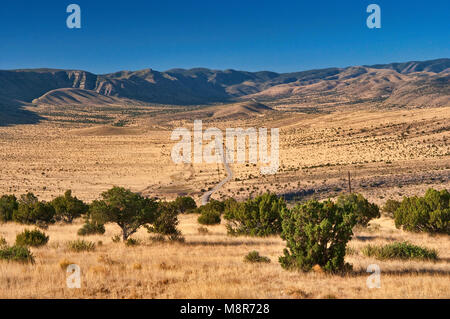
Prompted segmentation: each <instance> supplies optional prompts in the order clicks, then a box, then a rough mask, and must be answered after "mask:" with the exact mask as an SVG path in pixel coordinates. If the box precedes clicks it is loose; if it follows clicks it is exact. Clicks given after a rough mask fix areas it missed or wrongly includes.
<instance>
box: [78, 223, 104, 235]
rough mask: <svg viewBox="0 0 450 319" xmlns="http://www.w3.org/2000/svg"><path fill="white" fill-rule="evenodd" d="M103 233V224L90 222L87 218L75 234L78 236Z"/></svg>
mask: <svg viewBox="0 0 450 319" xmlns="http://www.w3.org/2000/svg"><path fill="white" fill-rule="evenodd" d="M104 233H105V225H103V224H99V223H96V222H91V221H89V220H87V221H86V223H85V224H84V225H83V226H82V227H81V228H80V229H78V232H77V234H78V235H79V236H89V235H103V234H104Z"/></svg>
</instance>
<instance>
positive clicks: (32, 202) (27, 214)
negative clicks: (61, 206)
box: [13, 193, 55, 224]
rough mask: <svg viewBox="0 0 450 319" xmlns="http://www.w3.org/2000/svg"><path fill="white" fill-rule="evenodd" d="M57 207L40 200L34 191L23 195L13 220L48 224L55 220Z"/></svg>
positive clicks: (24, 222)
mask: <svg viewBox="0 0 450 319" xmlns="http://www.w3.org/2000/svg"><path fill="white" fill-rule="evenodd" d="M54 215H55V209H54V208H53V206H52V205H51V204H50V203H46V202H40V201H39V199H38V198H37V197H36V196H35V195H34V194H33V193H27V194H25V195H22V196H21V197H20V200H19V206H18V209H17V210H15V211H14V213H13V220H14V221H16V222H18V223H22V224H38V223H44V224H48V223H51V222H53V221H54V219H53V217H54Z"/></svg>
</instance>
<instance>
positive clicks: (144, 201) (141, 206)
mask: <svg viewBox="0 0 450 319" xmlns="http://www.w3.org/2000/svg"><path fill="white" fill-rule="evenodd" d="M102 197H103V200H101V201H94V202H93V203H92V204H91V205H90V208H89V214H90V217H91V219H92V220H93V221H94V222H96V223H99V224H105V223H116V224H117V225H119V227H120V228H121V230H122V239H123V241H126V240H127V239H128V237H129V236H131V235H132V234H134V233H135V232H136V231H137V230H138V229H139V228H140V227H141V226H144V225H146V224H152V223H153V222H155V220H156V218H157V216H158V215H157V212H158V203H157V202H156V201H155V200H153V199H150V198H145V197H142V196H141V195H139V194H136V193H133V192H131V191H130V190H128V189H125V188H122V187H116V186H115V187H113V188H112V189H110V190H108V191H106V192H104V193H103V194H102Z"/></svg>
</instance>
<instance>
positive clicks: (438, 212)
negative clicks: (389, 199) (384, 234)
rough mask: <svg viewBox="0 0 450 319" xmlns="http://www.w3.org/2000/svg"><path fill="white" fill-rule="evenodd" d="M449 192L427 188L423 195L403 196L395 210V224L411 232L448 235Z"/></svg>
mask: <svg viewBox="0 0 450 319" xmlns="http://www.w3.org/2000/svg"><path fill="white" fill-rule="evenodd" d="M449 201H450V193H449V192H448V191H447V190H442V191H440V192H439V191H437V190H435V189H432V188H430V189H428V190H427V192H426V193H425V196H424V197H417V196H413V197H404V198H403V200H402V202H401V204H400V207H399V208H398V209H397V210H396V211H395V213H394V218H395V226H396V227H397V228H403V229H404V230H406V231H411V232H427V233H441V234H447V235H450V208H449Z"/></svg>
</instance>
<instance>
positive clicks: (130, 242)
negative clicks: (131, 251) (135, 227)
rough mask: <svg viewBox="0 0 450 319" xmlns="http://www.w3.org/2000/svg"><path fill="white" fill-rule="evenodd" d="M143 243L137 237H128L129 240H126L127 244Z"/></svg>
mask: <svg viewBox="0 0 450 319" xmlns="http://www.w3.org/2000/svg"><path fill="white" fill-rule="evenodd" d="M140 244H141V242H140V241H139V240H137V239H134V238H128V239H127V241H126V242H125V245H126V246H129V247H130V246H139V245H140Z"/></svg>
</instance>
